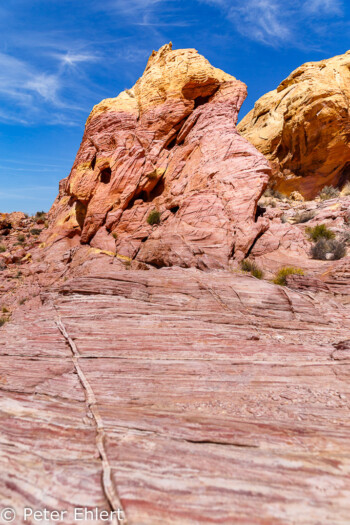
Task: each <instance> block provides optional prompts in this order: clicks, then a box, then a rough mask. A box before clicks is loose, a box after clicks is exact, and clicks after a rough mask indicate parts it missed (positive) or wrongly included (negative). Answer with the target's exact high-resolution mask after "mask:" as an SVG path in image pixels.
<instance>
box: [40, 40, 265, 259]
mask: <svg viewBox="0 0 350 525" xmlns="http://www.w3.org/2000/svg"><path fill="white" fill-rule="evenodd" d="M245 97H246V86H245V85H244V84H243V83H242V82H240V81H238V80H236V79H235V78H234V77H232V76H231V75H228V74H227V73H224V72H223V71H221V70H219V69H216V68H214V67H213V66H211V65H210V64H209V62H208V61H207V60H206V59H205V58H204V57H202V56H201V55H199V54H198V53H197V51H195V50H194V49H182V50H176V51H175V50H172V46H171V44H169V45H166V46H163V47H162V48H161V49H160V50H159V51H158V52H157V53H156V52H153V54H152V55H151V57H150V59H149V61H148V64H147V67H146V70H145V72H144V74H143V76H142V77H141V78H140V79H139V80H138V81H137V82H136V84H135V86H134V87H133V88H132V89H130V90H126V91H124V92H123V93H121V94H120V95H119V96H118V97H117V98H114V99H107V100H104V101H102V102H101V103H100V104H98V105H97V106H95V107H94V109H93V111H92V113H91V115H90V116H89V118H88V120H87V123H86V128H85V133H84V137H83V141H82V144H81V147H80V149H79V151H78V154H77V157H76V160H75V162H74V165H73V169H72V171H71V173H70V175H69V177H68V178H67V179H64V180H63V181H61V184H60V193H59V196H58V197H57V199H56V202H55V203H54V206H53V208H52V210H51V213H50V219H51V226H50V228H49V232H48V236H47V240H48V245H50V244H52V243H53V242H55V241H58V240H61V239H64V238H65V239H71V241H70V242H72V240H73V239H77V240H78V242H79V241H80V242H81V243H83V244H91V246H93V247H95V248H100V249H103V250H106V249H108V250H109V251H110V250H111V248H112V247H114V249H115V251H116V252H117V253H118V254H120V255H122V256H125V257H129V258H131V259H135V258H136V259H138V260H139V261H142V262H144V263H150V264H153V265H155V266H171V265H180V266H197V267H200V268H218V267H225V266H227V265H228V264H229V262H230V260H232V258H236V259H238V260H240V259H242V258H243V257H244V255H246V253H247V252H248V250H249V248H250V247H251V245H252V244H253V242H254V240H255V239H256V237H257V236H258V235H259V234H261V232H262V231H264V230H265V229H266V228H267V226H268V222H267V220H266V219H263V218H262V217H259V218H258V219H257V220H256V209H257V201H258V199H259V197H260V195H261V194H262V192H263V191H264V189H265V187H266V185H267V182H268V178H269V174H270V167H269V164H268V162H267V161H266V159H265V158H264V157H263V155H261V154H260V153H259V152H258V151H257V150H256V149H255V148H254V147H253V146H252V145H251V144H250V143H249V142H247V141H246V140H245V139H244V138H243V137H241V136H240V135H239V133H238V132H237V130H236V128H235V124H236V122H237V115H238V111H239V109H240V107H241V104H242V102H243V101H244V99H245ZM154 210H155V211H157V212H159V218H158V220H157V221H156V222H154V223H153V224H149V223H150V222H152V221H151V220H150V219H149V216H150V213H151V212H153V211H154Z"/></svg>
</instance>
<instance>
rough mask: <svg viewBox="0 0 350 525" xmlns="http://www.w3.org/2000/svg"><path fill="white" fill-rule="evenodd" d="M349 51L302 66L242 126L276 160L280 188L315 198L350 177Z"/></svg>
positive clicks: (280, 189) (268, 96)
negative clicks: (324, 188) (325, 188)
mask: <svg viewBox="0 0 350 525" xmlns="http://www.w3.org/2000/svg"><path fill="white" fill-rule="evenodd" d="M349 102H350V51H348V52H347V53H345V54H344V55H340V56H336V57H334V58H330V59H328V60H321V61H320V62H309V63H307V64H304V65H303V66H301V67H299V68H298V69H296V70H295V71H293V73H291V74H290V75H289V77H288V78H287V79H285V80H284V81H283V82H282V83H281V84H280V85H279V86H278V88H277V89H275V90H274V91H270V92H269V93H267V94H266V95H264V96H263V97H261V98H260V99H259V100H258V101H257V102H256V104H255V106H254V109H253V110H252V111H250V113H248V115H246V116H245V117H244V119H243V120H242V121H241V122H240V124H239V125H238V130H239V132H240V133H241V135H242V136H243V137H245V138H246V139H248V140H249V141H250V142H251V143H252V144H254V146H255V147H256V148H258V150H259V151H261V152H262V153H263V154H264V155H265V156H266V157H267V158H268V159H269V160H271V161H273V163H274V164H275V163H277V166H278V167H279V170H276V173H275V180H276V189H278V190H279V191H281V192H283V193H286V194H290V193H291V192H293V191H295V190H296V191H298V192H300V193H301V194H302V195H303V196H304V197H306V198H313V197H315V196H316V195H317V193H318V192H319V191H320V190H321V189H322V188H323V186H325V185H333V186H342V185H343V184H344V183H345V182H346V180H349V177H350V118H349Z"/></svg>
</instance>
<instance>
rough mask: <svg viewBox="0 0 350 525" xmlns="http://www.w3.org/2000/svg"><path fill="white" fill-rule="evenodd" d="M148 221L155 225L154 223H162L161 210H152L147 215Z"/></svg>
mask: <svg viewBox="0 0 350 525" xmlns="http://www.w3.org/2000/svg"><path fill="white" fill-rule="evenodd" d="M147 222H148V224H150V225H151V226H153V224H159V223H160V211H158V210H152V211H151V212H150V213H149V215H148V217H147Z"/></svg>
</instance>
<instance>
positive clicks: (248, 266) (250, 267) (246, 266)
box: [241, 259, 264, 279]
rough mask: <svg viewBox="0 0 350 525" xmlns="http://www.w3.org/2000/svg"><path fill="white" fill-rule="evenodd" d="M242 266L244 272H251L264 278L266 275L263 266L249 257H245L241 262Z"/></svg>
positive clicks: (257, 276)
mask: <svg viewBox="0 0 350 525" xmlns="http://www.w3.org/2000/svg"><path fill="white" fill-rule="evenodd" d="M241 268H242V270H243V271H244V272H249V273H251V274H252V275H253V276H254V277H256V278H257V279H262V278H263V277H264V272H263V271H262V270H261V268H259V266H258V265H257V264H255V263H254V262H252V261H249V260H248V259H244V261H242V262H241Z"/></svg>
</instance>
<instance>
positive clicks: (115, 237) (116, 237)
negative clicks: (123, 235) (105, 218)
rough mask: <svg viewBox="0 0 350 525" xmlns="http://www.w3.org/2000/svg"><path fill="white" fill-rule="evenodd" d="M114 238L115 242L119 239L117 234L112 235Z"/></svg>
mask: <svg viewBox="0 0 350 525" xmlns="http://www.w3.org/2000/svg"><path fill="white" fill-rule="evenodd" d="M112 237H113V239H115V240H117V239H118V235H117V234H116V233H115V232H113V233H112Z"/></svg>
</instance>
